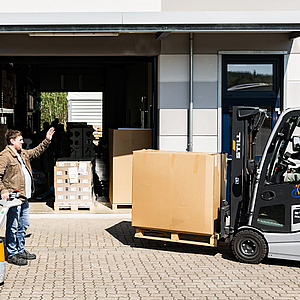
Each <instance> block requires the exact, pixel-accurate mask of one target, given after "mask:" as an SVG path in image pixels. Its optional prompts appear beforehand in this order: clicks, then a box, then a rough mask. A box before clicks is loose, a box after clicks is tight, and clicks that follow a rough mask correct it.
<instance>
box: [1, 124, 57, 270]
mask: <svg viewBox="0 0 300 300" xmlns="http://www.w3.org/2000/svg"><path fill="white" fill-rule="evenodd" d="M53 134H54V128H53V127H51V128H50V129H49V130H48V132H47V134H46V138H45V139H44V140H43V141H42V142H41V143H40V144H39V145H38V146H37V147H35V148H34V149H30V150H24V149H22V145H23V143H24V141H23V137H22V133H21V132H20V131H18V130H12V129H8V130H7V132H6V135H5V137H6V141H7V146H6V147H5V148H4V150H3V151H2V152H0V193H1V199H3V198H6V199H8V200H9V194H10V193H11V192H13V191H15V190H19V191H20V192H21V195H24V196H26V198H27V199H30V198H31V195H32V193H33V192H34V185H33V177H32V170H31V165H30V160H31V159H34V158H37V157H38V156H40V155H41V154H42V153H43V152H44V151H45V150H46V149H47V148H48V146H49V145H50V143H51V140H52V136H53ZM29 224H30V221H29V203H28V201H27V202H26V203H24V204H22V205H20V206H15V207H11V208H10V209H9V211H8V214H7V220H6V235H5V240H6V250H7V262H9V263H12V264H16V265H20V266H21V265H26V264H27V260H29V259H35V258H36V255H35V254H31V253H29V252H28V251H26V250H25V235H26V230H27V228H28V227H29Z"/></svg>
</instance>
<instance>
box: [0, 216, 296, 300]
mask: <svg viewBox="0 0 300 300" xmlns="http://www.w3.org/2000/svg"><path fill="white" fill-rule="evenodd" d="M28 233H29V234H28V237H27V238H26V246H27V249H28V250H29V251H32V252H34V253H36V254H37V259H36V260H34V261H30V262H29V264H28V265H27V266H22V267H19V266H15V265H11V264H7V271H6V279H5V283H4V285H3V286H1V287H0V299H1V300H6V299H9V300H13V299H14V300H16V299H22V300H27V299H28V300H29V299H40V300H44V299H45V300H50V299H51V300H56V299H68V300H71V299H74V300H75V299H76V300H80V299H91V300H92V299H145V300H146V299H166V300H167V299H247V300H248V299H264V300H265V299H299V298H300V296H299V287H300V264H299V263H297V262H286V261H279V260H267V261H265V262H264V263H261V264H259V265H247V264H241V263H238V262H236V261H235V260H234V258H233V257H232V256H231V254H230V252H229V249H228V246H227V245H226V244H223V245H221V246H220V247H219V248H217V249H215V248H214V249H211V248H206V247H198V246H192V245H181V244H176V243H166V242H157V241H151V240H141V239H136V238H134V237H133V235H134V229H133V228H132V227H131V222H130V215H129V214H127V215H103V214H98V215H97V214H89V215H88V214H81V215H72V214H52V215H47V214H45V215H43V214H39V215H38V214H35V215H31V226H30V228H29V230H28ZM0 235H1V236H3V229H2V231H1V232H0Z"/></svg>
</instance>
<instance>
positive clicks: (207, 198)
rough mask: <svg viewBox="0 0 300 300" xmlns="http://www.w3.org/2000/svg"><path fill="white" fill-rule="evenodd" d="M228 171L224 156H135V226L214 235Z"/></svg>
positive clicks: (144, 153)
mask: <svg viewBox="0 0 300 300" xmlns="http://www.w3.org/2000/svg"><path fill="white" fill-rule="evenodd" d="M226 167H227V164H226V156H225V154H218V153H213V154H210V153H195V152H171V151H158V150H143V151H134V152H133V191H132V225H133V226H135V227H136V228H146V229H155V230H162V231H168V232H178V233H189V234H198V235H208V236H210V235H213V234H215V233H216V231H217V226H218V217H219V210H220V205H221V200H222V199H225V197H226Z"/></svg>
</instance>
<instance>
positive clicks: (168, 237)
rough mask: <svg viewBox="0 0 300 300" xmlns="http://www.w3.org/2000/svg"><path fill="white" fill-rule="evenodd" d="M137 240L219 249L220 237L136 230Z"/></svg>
mask: <svg viewBox="0 0 300 300" xmlns="http://www.w3.org/2000/svg"><path fill="white" fill-rule="evenodd" d="M135 229H136V233H135V237H136V238H143V239H150V240H159V241H165V242H176V243H184V244H193V245H200V246H208V247H217V244H218V240H219V235H218V234H214V235H197V234H188V233H179V232H171V231H161V230H154V229H146V228H135Z"/></svg>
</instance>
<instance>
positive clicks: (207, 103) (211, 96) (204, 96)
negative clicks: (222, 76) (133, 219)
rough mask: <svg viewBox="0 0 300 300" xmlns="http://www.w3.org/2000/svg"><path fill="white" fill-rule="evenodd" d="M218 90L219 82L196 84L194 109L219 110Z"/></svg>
mask: <svg viewBox="0 0 300 300" xmlns="http://www.w3.org/2000/svg"><path fill="white" fill-rule="evenodd" d="M217 88H218V83H217V82H194V108H217V107H218V93H217V92H218V89H217Z"/></svg>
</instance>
